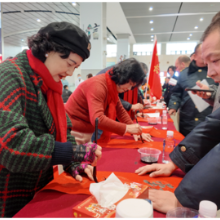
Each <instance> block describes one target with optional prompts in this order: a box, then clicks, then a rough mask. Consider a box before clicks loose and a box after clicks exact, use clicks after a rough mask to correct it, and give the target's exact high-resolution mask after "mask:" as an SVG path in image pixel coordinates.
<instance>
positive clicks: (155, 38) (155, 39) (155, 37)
mask: <svg viewBox="0 0 220 220" xmlns="http://www.w3.org/2000/svg"><path fill="white" fill-rule="evenodd" d="M156 41H157V36H156V35H154V45H153V51H152V56H151V62H150V68H149V73H148V76H147V89H148V84H149V83H148V82H149V77H150V69H151V64H152V59H153V52H154V47H155V44H156ZM147 89H146V92H145V95H144V98H145V99H146V96H147Z"/></svg>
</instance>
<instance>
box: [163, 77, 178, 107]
mask: <svg viewBox="0 0 220 220" xmlns="http://www.w3.org/2000/svg"><path fill="white" fill-rule="evenodd" d="M171 78H173V79H175V80H178V77H177V76H175V75H174V74H173V76H172V77H171ZM174 87H175V86H173V85H170V84H169V83H167V84H165V83H164V85H163V89H165V91H164V94H163V97H164V100H165V102H166V103H167V105H168V104H169V100H170V97H171V94H172V92H173V89H174Z"/></svg>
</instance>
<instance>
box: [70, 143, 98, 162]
mask: <svg viewBox="0 0 220 220" xmlns="http://www.w3.org/2000/svg"><path fill="white" fill-rule="evenodd" d="M101 156H102V147H100V146H99V145H97V144H94V143H92V142H89V143H86V144H81V145H73V158H72V161H73V162H82V161H84V162H90V163H92V165H96V163H97V160H99V159H100V158H101Z"/></svg>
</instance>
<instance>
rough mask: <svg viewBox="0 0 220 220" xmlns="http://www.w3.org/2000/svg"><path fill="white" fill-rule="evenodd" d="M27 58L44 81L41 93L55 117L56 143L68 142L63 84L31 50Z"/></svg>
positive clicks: (28, 51)
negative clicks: (45, 97) (54, 77)
mask: <svg viewBox="0 0 220 220" xmlns="http://www.w3.org/2000/svg"><path fill="white" fill-rule="evenodd" d="M26 53H27V57H28V61H29V64H30V66H31V69H32V70H33V71H34V72H35V73H37V74H38V75H39V76H40V77H41V78H42V79H43V84H42V86H41V91H42V92H43V94H44V95H46V96H47V105H48V107H49V109H50V112H51V114H52V116H53V120H54V122H55V127H56V141H60V142H66V141H67V121H66V112H65V108H64V104H63V100H62V96H61V95H62V91H63V85H62V82H61V81H60V82H55V81H54V79H53V77H52V76H51V74H50V72H49V70H48V69H47V67H46V66H45V65H44V63H43V62H41V61H40V60H39V59H37V58H36V57H34V56H33V54H32V52H31V50H27V52H26Z"/></svg>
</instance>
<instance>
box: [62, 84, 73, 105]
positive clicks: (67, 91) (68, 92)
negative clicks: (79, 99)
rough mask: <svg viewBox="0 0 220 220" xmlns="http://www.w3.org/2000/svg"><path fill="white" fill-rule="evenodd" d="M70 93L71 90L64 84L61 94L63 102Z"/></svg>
mask: <svg viewBox="0 0 220 220" xmlns="http://www.w3.org/2000/svg"><path fill="white" fill-rule="evenodd" d="M71 94H72V92H71V91H70V90H69V89H68V86H67V85H65V86H64V90H63V94H62V98H63V102H64V103H66V102H67V100H68V98H69V97H70V95H71Z"/></svg>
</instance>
